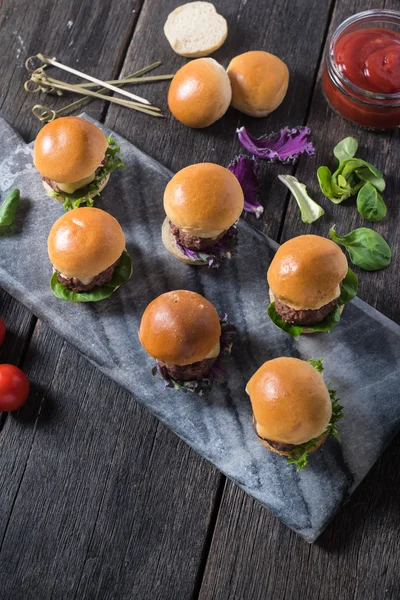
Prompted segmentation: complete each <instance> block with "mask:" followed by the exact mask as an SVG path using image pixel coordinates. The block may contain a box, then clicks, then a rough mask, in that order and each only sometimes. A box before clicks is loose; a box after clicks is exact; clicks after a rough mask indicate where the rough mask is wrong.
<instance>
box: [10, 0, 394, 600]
mask: <svg viewBox="0 0 400 600" xmlns="http://www.w3.org/2000/svg"><path fill="white" fill-rule="evenodd" d="M178 4H179V0H163V1H161V0H158V1H156V0H136V1H135V0H120V1H118V2H116V1H112V0H71V1H70V2H65V1H61V0H59V1H58V2H54V1H53V0H31V1H30V2H28V1H26V0H25V1H24V0H4V1H3V2H2V5H1V8H0V23H1V28H0V36H1V48H2V68H1V70H0V106H1V110H0V114H1V116H3V117H4V118H6V119H7V120H8V121H9V122H10V123H11V124H13V125H14V126H16V127H17V128H18V130H19V131H20V132H21V134H22V135H23V136H24V138H25V139H26V140H28V141H30V140H32V139H33V138H34V137H35V135H36V133H37V131H38V129H39V122H38V121H37V120H36V119H35V118H34V117H33V116H32V114H31V106H32V104H33V103H34V101H35V102H36V101H38V100H39V99H38V98H36V97H35V98H34V97H32V96H29V97H28V96H27V95H26V94H25V93H24V91H23V87H22V85H23V82H24V80H25V79H26V72H25V70H24V66H23V65H24V60H25V58H26V57H27V56H29V55H31V54H35V53H37V52H43V53H45V54H50V55H55V56H57V58H58V59H59V60H61V61H62V62H64V63H66V64H69V65H71V66H76V68H78V69H81V70H84V71H86V72H88V73H91V74H93V75H97V76H99V77H101V78H103V79H106V78H116V77H118V76H119V75H121V74H128V73H130V72H132V71H134V70H136V69H137V68H140V67H142V66H144V65H146V64H148V63H150V62H153V61H155V60H162V61H163V67H162V70H161V69H160V72H164V73H166V72H174V71H175V70H177V69H178V68H179V67H180V66H181V65H183V64H184V63H185V62H186V61H185V59H183V58H181V57H179V56H177V55H175V54H174V53H173V52H172V50H171V49H170V47H169V45H168V43H167V41H166V39H165V38H164V34H163V24H164V22H165V19H166V17H167V15H168V13H169V12H170V11H171V10H172V9H173V8H175V7H176V6H177V5H178ZM376 4H377V3H376V2H373V1H372V0H336V1H335V0H318V1H317V0H279V2H275V1H274V0H268V1H267V0H215V5H216V6H217V8H218V9H219V10H220V12H221V13H222V14H223V15H224V16H225V17H226V18H227V20H228V24H229V36H228V39H227V41H226V43H225V44H224V45H223V47H222V48H221V49H220V50H218V51H217V52H216V53H215V55H214V56H215V58H216V59H217V60H219V61H220V62H221V63H222V64H223V65H224V66H227V64H228V62H229V60H230V59H231V58H232V57H233V56H235V55H236V54H239V53H241V52H244V51H246V50H250V49H264V50H268V51H270V52H273V53H275V54H277V55H278V56H280V57H281V58H282V59H283V60H285V61H286V63H287V64H288V66H289V69H290V74H291V79H290V86H289V91H288V94H287V97H286V99H285V101H284V102H283V104H282V105H281V106H280V107H279V108H278V110H276V111H275V112H274V113H273V114H272V115H270V116H269V117H268V118H266V119H261V120H255V119H250V118H248V117H244V116H243V115H241V114H239V113H238V112H236V111H234V110H232V109H230V110H229V111H228V113H227V114H226V115H225V117H224V118H223V119H221V120H220V121H218V122H217V123H216V124H214V125H213V126H211V127H209V128H208V129H206V130H197V131H195V130H190V129H187V128H185V127H184V126H183V125H180V124H179V123H177V122H176V121H175V120H174V119H173V118H171V116H170V115H168V110H167V106H166V92H167V88H168V84H167V83H157V84H152V85H146V86H145V85H143V86H140V87H138V88H136V89H137V90H138V93H139V94H140V93H142V94H143V95H144V96H145V97H148V98H149V99H150V100H151V101H152V102H154V103H155V104H156V105H158V106H160V107H162V108H163V109H164V111H165V113H166V115H167V116H166V119H165V120H163V121H161V120H156V119H152V118H151V117H147V116H144V115H141V114H138V113H135V112H131V111H129V110H128V109H125V108H120V107H116V106H109V105H108V104H105V103H100V102H96V103H93V104H91V105H90V108H89V109H88V112H89V113H90V114H91V115H92V116H94V117H96V118H98V119H100V120H101V121H103V122H104V123H106V125H107V126H109V127H111V128H113V129H115V131H117V132H118V133H120V134H122V135H124V136H125V137H126V138H128V139H129V140H130V141H132V142H133V143H135V144H136V145H137V146H138V147H139V148H141V149H142V150H144V151H145V152H147V153H148V154H150V155H152V156H153V157H154V158H156V159H157V160H159V161H160V162H161V163H163V164H164V165H166V166H167V167H169V168H171V169H172V170H178V169H181V168H183V167H184V166H186V165H188V164H190V163H194V162H200V161H205V160H207V161H214V162H217V163H220V164H223V165H226V164H227V163H228V162H229V161H230V159H231V158H232V157H233V156H234V155H235V154H236V153H237V152H238V150H239V144H238V141H237V139H236V136H235V129H236V127H237V126H238V125H239V124H245V125H246V126H248V127H249V129H250V130H251V132H253V133H255V134H261V133H264V132H271V131H274V130H277V129H279V128H281V127H283V126H285V125H292V126H294V125H297V124H306V123H307V124H308V125H309V126H310V127H311V128H312V130H313V139H314V142H315V144H316V146H317V156H316V158H315V159H303V160H301V161H300V162H299V164H298V166H296V167H294V168H293V167H292V168H291V167H282V166H277V165H272V166H271V165H263V168H262V186H261V201H262V203H263V204H264V206H265V212H264V215H263V218H262V219H260V221H257V222H256V220H255V219H254V218H253V217H251V218H250V221H251V222H252V223H253V224H255V225H256V226H258V227H260V228H261V229H262V230H263V231H264V232H266V233H267V234H268V235H270V236H271V237H272V238H274V239H275V240H277V241H284V240H286V239H288V238H290V237H292V236H294V235H299V234H301V233H306V232H309V231H312V232H313V233H319V234H322V235H327V233H328V229H329V226H330V225H331V224H333V223H336V224H337V229H338V231H339V232H340V233H342V232H347V231H349V230H350V229H351V228H353V227H355V226H357V227H358V226H361V225H364V224H365V223H363V222H362V220H361V218H360V217H359V215H358V214H357V211H356V209H355V206H354V202H353V203H351V202H348V203H346V205H342V206H334V205H333V204H331V203H330V202H329V201H328V200H326V199H323V198H322V197H321V194H320V193H319V191H318V186H317V182H316V168H317V166H319V165H321V164H332V155H331V153H332V148H333V146H334V145H335V144H336V142H337V141H338V140H340V139H341V138H342V137H345V136H346V135H354V136H355V137H356V138H357V139H358V140H359V142H360V150H359V155H360V156H362V157H363V158H365V159H366V160H370V161H371V162H372V163H373V164H375V165H376V166H378V167H379V168H380V169H382V170H383V172H384V173H385V175H386V178H387V182H388V186H387V190H386V191H385V194H384V197H385V200H386V202H387V204H388V209H389V210H388V217H387V218H386V219H384V221H383V222H381V223H379V224H376V225H374V226H373V227H374V228H375V229H376V230H378V231H379V232H381V233H382V234H383V235H384V236H385V237H386V238H387V239H388V240H389V242H390V243H391V244H392V248H393V251H394V253H393V265H392V267H391V268H389V269H388V270H386V271H381V272H377V273H366V272H362V273H360V283H361V286H360V296H361V298H363V299H364V300H366V301H367V302H369V303H370V304H371V305H372V306H375V307H376V308H378V309H379V310H380V311H382V312H383V313H384V314H386V315H387V316H388V317H390V318H392V319H394V320H395V321H397V322H399V317H400V306H399V294H400V287H399V276H398V272H399V266H400V262H399V256H398V254H399V244H398V236H399V222H400V214H399V205H400V203H399V201H398V197H397V195H398V191H397V186H396V184H397V178H398V162H399V160H400V150H399V145H398V133H397V131H393V132H388V133H385V134H382V133H371V132H366V131H363V130H360V129H358V128H357V127H355V126H353V125H351V124H350V123H348V122H346V121H344V120H342V119H341V118H339V117H337V116H336V115H334V114H333V113H332V112H331V111H330V109H329V108H328V107H327V105H326V102H325V101H324V99H323V97H322V94H321V87H320V79H319V74H320V68H321V61H322V56H323V51H324V47H325V44H326V39H327V37H329V35H330V34H331V33H332V31H333V29H334V28H335V27H336V26H337V25H338V24H339V23H340V22H341V21H342V20H343V19H344V18H346V17H348V16H350V15H351V14H353V13H356V12H358V11H360V10H363V9H367V8H373V7H376ZM380 4H381V6H382V5H384V6H385V7H386V8H393V9H396V8H398V6H399V4H398V2H396V0H387V1H386V2H381V3H380ZM40 101H44V102H46V103H48V102H49V101H50V100H49V98H48V97H44V98H43V97H41V98H40ZM63 102H66V101H63V100H59V101H58V103H57V106H60V104H62V103H63ZM282 171H284V172H295V173H296V175H297V176H298V177H299V179H301V181H303V182H306V183H307V185H308V188H309V191H310V193H311V195H312V196H313V197H315V198H316V199H317V200H318V201H320V202H321V204H322V205H323V206H324V208H325V210H326V215H325V216H324V217H323V218H322V219H320V220H319V221H318V222H317V223H315V224H314V225H312V226H306V225H304V224H303V223H302V222H301V220H300V218H299V213H298V209H297V207H296V205H295V202H294V201H293V199H290V196H289V194H287V193H286V189H285V188H284V187H283V186H282V184H280V183H279V181H278V180H277V177H276V175H277V173H279V172H282ZM0 283H1V282H0ZM0 314H1V315H2V316H3V318H4V320H5V322H6V325H7V329H8V335H7V339H6V342H5V344H4V346H3V347H2V348H1V350H0V361H1V362H12V363H15V364H18V365H20V366H22V368H23V369H24V371H25V372H26V373H27V375H28V377H29V379H30V381H31V383H32V393H31V397H30V399H29V402H28V403H27V405H26V406H25V407H24V408H23V409H22V410H21V411H20V412H19V413H18V414H10V415H6V414H3V415H0V490H1V492H0V598H1V600H8V599H13V600H19V599H23V600H25V599H34V600H37V599H40V600H42V599H43V600H45V599H48V598H57V599H70V598H71V599H72V598H76V599H81V598H101V599H103V598H104V599H118V600H119V599H121V600H122V599H126V600H128V599H129V600H131V599H135V600H145V599H148V598H149V599H150V598H151V599H152V600H154V599H163V600H166V599H167V600H169V599H171V600H172V599H173V600H175V599H179V600H180V599H188V600H189V599H190V600H194V599H196V598H200V599H201V600H210V599H217V600H222V599H232V598H235V599H243V600H247V599H253V600H256V599H260V600H265V599H270V598H271V599H272V598H274V600H275V599H278V600H279V599H287V600H298V599H304V600H317V599H324V600H328V599H349V600H350V599H351V600H355V599H360V600H364V599H367V600H377V599H381V598H382V599H383V598H384V599H389V598H391V599H396V600H398V599H399V598H400V540H399V528H400V491H399V490H400V466H399V465H400V438H399V436H398V437H397V439H396V440H394V442H393V443H392V444H391V445H390V447H389V448H388V449H387V450H386V452H385V453H384V455H383V456H382V458H381V460H380V461H379V462H378V463H377V464H376V465H375V467H374V468H373V469H372V471H371V472H370V473H369V475H368V477H367V478H366V479H365V481H364V482H363V483H362V484H361V485H360V487H359V489H358V490H357V491H356V493H355V494H354V495H353V497H352V499H351V501H350V502H349V503H348V504H347V505H346V506H345V507H344V508H343V509H342V511H341V512H340V514H339V515H338V516H337V517H336V518H335V520H334V521H333V522H332V524H331V525H330V526H329V527H328V528H327V530H326V531H325V532H324V534H323V535H322V536H321V538H320V539H319V540H318V542H317V543H315V544H314V545H312V546H311V545H307V544H306V543H305V542H303V541H302V540H301V539H300V538H299V537H297V536H296V535H295V534H294V533H292V532H291V531H290V530H288V529H287V528H286V527H284V526H283V525H281V524H280V523H279V522H278V521H277V520H276V519H275V518H274V517H273V516H272V515H271V514H270V513H269V512H268V511H267V510H265V509H263V508H261V507H260V506H259V505H258V504H257V503H256V502H255V501H254V500H252V499H251V498H249V497H248V496H246V495H245V494H244V492H242V491H241V490H239V489H238V488H237V487H236V486H235V485H233V484H232V483H231V482H230V481H228V480H227V479H226V478H225V477H224V476H223V475H221V474H220V473H219V472H218V471H217V470H216V469H215V468H214V467H212V466H211V465H209V464H208V463H206V462H205V461H204V460H202V459H201V458H199V457H198V456H197V455H196V454H195V453H194V452H193V451H192V450H191V449H189V448H188V447H187V446H186V445H185V444H184V443H183V442H182V441H180V440H179V439H178V438H177V437H176V436H175V435H174V434H172V433H171V432H170V431H168V430H167V429H166V428H165V427H164V426H162V425H160V424H159V423H158V422H157V420H156V419H155V418H154V417H152V416H151V415H150V414H148V413H147V412H146V411H145V410H144V409H143V408H142V407H140V406H139V405H137V404H136V403H135V402H134V401H133V399H132V398H131V397H130V396H129V395H128V394H127V393H125V392H124V391H122V390H121V389H119V388H118V386H117V385H115V384H114V383H113V382H111V381H109V380H108V379H107V378H106V377H104V376H103V375H101V374H100V373H99V372H97V371H96V370H95V369H94V368H93V367H92V366H91V365H90V364H88V363H87V361H86V360H85V359H84V358H83V357H82V356H80V355H79V354H78V352H77V351H76V350H74V349H73V348H72V347H71V346H69V345H68V344H66V343H65V342H64V341H63V340H62V339H61V338H60V337H58V336H57V335H56V334H55V333H53V332H52V331H51V330H50V329H48V328H47V327H46V326H45V325H44V324H43V323H41V322H40V321H38V320H37V319H36V318H35V316H34V315H32V314H31V313H29V311H28V310H26V309H25V308H24V307H23V306H22V305H20V304H18V303H17V302H15V301H14V300H13V299H12V298H10V297H9V296H8V295H7V294H5V293H4V292H2V291H1V290H0ZM361 351H362V349H361V348H360V352H361ZM378 375H379V374H378ZM382 393H384V390H382ZM371 418H373V415H371Z"/></svg>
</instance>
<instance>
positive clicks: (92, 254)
mask: <svg viewBox="0 0 400 600" xmlns="http://www.w3.org/2000/svg"><path fill="white" fill-rule="evenodd" d="M47 247H48V253H49V258H50V261H51V263H52V264H53V267H54V268H55V269H57V271H60V273H62V275H63V276H64V277H65V278H70V277H71V278H73V277H75V278H77V279H79V280H83V279H87V278H90V277H95V276H96V275H98V274H99V273H102V272H103V271H105V269H107V268H108V267H110V266H111V265H112V264H114V263H115V262H116V261H117V260H118V259H119V257H120V256H121V254H122V252H123V251H124V249H125V236H124V233H123V231H122V229H121V226H120V224H119V223H118V221H117V220H116V219H114V217H113V216H112V215H110V214H109V213H107V212H105V211H104V210H100V209H99V208H89V207H84V208H75V209H74V210H70V211H68V212H66V213H65V214H64V215H63V216H62V217H60V218H59V219H57V221H56V222H55V223H54V224H53V227H52V228H51V230H50V234H49V238H48V243H47Z"/></svg>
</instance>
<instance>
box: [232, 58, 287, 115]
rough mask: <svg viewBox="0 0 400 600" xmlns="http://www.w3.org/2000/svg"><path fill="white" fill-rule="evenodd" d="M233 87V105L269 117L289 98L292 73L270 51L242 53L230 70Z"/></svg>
mask: <svg viewBox="0 0 400 600" xmlns="http://www.w3.org/2000/svg"><path fill="white" fill-rule="evenodd" d="M227 73H228V75H229V79H230V81H231V87H232V102H231V104H232V106H233V107H234V108H237V109H238V110H240V111H242V112H244V113H245V114H246V115H250V116H252V117H265V116H266V115H269V113H271V112H272V111H273V110H275V109H276V108H277V107H278V106H279V105H280V103H281V102H282V100H283V99H284V97H285V95H286V91H287V88H288V83H289V71H288V68H287V66H286V65H285V63H284V62H283V61H282V60H281V59H280V58H278V57H277V56H275V55H274V54H270V53H269V52H262V51H252V52H245V53H244V54H239V56H236V57H235V58H233V59H232V60H231V62H230V63H229V67H228V69H227Z"/></svg>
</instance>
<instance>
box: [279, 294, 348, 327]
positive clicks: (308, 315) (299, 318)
mask: <svg viewBox="0 0 400 600" xmlns="http://www.w3.org/2000/svg"><path fill="white" fill-rule="evenodd" d="M338 303H339V298H335V300H332V302H329V303H328V304H325V305H324V306H321V308H317V309H316V310H295V309H294V308H292V307H291V306H287V305H286V304H283V302H281V301H280V300H278V299H277V298H275V310H276V312H277V313H278V315H280V316H281V317H282V319H283V320H284V321H286V323H294V324H295V325H314V324H315V323H320V322H321V321H323V320H324V319H325V317H327V316H328V315H329V313H330V312H332V310H333V309H334V308H335V306H336V305H337V304H338Z"/></svg>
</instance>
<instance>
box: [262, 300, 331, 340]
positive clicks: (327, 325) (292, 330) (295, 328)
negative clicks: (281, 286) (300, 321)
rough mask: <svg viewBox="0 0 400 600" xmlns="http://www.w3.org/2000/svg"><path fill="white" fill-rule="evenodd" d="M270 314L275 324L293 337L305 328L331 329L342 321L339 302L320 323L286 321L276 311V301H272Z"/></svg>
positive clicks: (314, 329) (320, 330) (269, 307)
mask: <svg viewBox="0 0 400 600" xmlns="http://www.w3.org/2000/svg"><path fill="white" fill-rule="evenodd" d="M268 316H269V318H270V319H271V321H272V322H273V323H274V325H276V326H277V327H278V328H279V329H282V331H284V332H285V333H288V334H289V335H291V336H292V337H297V336H299V335H300V334H301V333H302V332H303V330H304V329H312V330H313V331H318V332H323V331H330V330H331V329H333V328H334V327H335V325H337V324H338V323H339V321H340V305H339V304H337V305H336V306H335V308H334V309H333V310H332V312H330V313H329V315H327V316H326V317H325V319H323V320H322V321H320V323H316V324H315V325H307V326H303V325H294V324H293V323H286V321H284V320H283V319H282V317H281V316H280V315H278V313H277V312H276V308H275V302H271V304H270V305H269V306H268Z"/></svg>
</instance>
